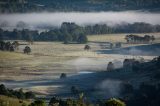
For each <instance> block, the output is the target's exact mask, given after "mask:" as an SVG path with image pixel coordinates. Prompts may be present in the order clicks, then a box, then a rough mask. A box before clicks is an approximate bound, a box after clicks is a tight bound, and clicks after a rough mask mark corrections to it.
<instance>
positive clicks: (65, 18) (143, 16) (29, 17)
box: [0, 11, 160, 29]
mask: <svg viewBox="0 0 160 106" xmlns="http://www.w3.org/2000/svg"><path fill="white" fill-rule="evenodd" d="M159 19H160V14H159V13H149V12H138V11H126V12H55V13H47V12H44V13H25V14H0V28H3V29H14V28H16V27H19V28H30V29H43V28H47V27H58V26H60V25H61V23H62V22H75V23H76V24H78V25H90V24H108V25H115V24H121V23H134V22H146V23H150V24H153V25H155V24H160V20H159Z"/></svg>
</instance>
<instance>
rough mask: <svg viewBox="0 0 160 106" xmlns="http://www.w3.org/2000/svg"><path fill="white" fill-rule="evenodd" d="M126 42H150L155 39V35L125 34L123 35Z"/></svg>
mask: <svg viewBox="0 0 160 106" xmlns="http://www.w3.org/2000/svg"><path fill="white" fill-rule="evenodd" d="M125 39H126V41H127V43H150V42H153V41H154V40H155V37H154V36H153V35H144V36H138V35H133V34H131V35H126V37H125Z"/></svg>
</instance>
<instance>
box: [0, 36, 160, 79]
mask: <svg viewBox="0 0 160 106" xmlns="http://www.w3.org/2000/svg"><path fill="white" fill-rule="evenodd" d="M125 35H126V34H107V35H92V36H88V39H89V41H91V42H92V41H94V42H124V44H123V45H122V46H123V47H126V46H133V45H128V44H125V42H126V41H125V40H124V37H125ZM139 35H141V36H142V35H144V34H139ZM150 35H151V34H150ZM153 35H155V37H156V38H157V39H158V40H156V42H159V41H160V39H159V38H160V35H159V33H154V34H153ZM19 42H20V43H21V44H23V45H20V47H19V50H18V51H16V52H2V51H0V73H1V74H0V80H1V79H2V80H28V79H41V78H43V77H44V76H45V77H47V78H52V79H53V78H57V76H59V75H60V73H76V69H75V67H73V65H72V64H68V61H72V60H74V59H77V58H94V59H101V58H102V59H104V58H105V59H111V58H113V59H114V58H115V59H117V58H118V57H119V58H122V57H123V56H122V57H121V56H119V55H112V56H110V55H108V54H98V53H97V52H96V50H101V47H100V46H99V44H98V43H89V45H91V48H92V50H91V51H84V45H85V44H67V45H66V44H63V43H62V42H34V43H33V45H29V44H28V43H27V42H24V41H19ZM24 44H25V45H24ZM27 44H28V46H30V47H31V49H32V52H31V54H29V55H26V54H23V49H24V47H25V46H26V45H27ZM123 58H124V57H123ZM145 58H147V59H148V58H152V57H145Z"/></svg>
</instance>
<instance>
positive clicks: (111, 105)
mask: <svg viewBox="0 0 160 106" xmlns="http://www.w3.org/2000/svg"><path fill="white" fill-rule="evenodd" d="M106 106H126V104H125V103H124V102H122V101H120V100H119V99H115V98H112V99H109V100H108V101H107V102H106Z"/></svg>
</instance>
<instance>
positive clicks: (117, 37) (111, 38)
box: [88, 33, 160, 43]
mask: <svg viewBox="0 0 160 106" xmlns="http://www.w3.org/2000/svg"><path fill="white" fill-rule="evenodd" d="M126 35H128V33H124V34H102V35H98V36H97V35H91V36H90V35H89V36H88V40H89V41H91V42H113V43H115V42H122V43H125V42H126V40H125V39H124V38H125V36H126ZM136 35H139V36H144V35H154V36H155V38H156V40H155V42H156V43H157V42H160V33H141V34H138V33H137V34H136Z"/></svg>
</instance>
